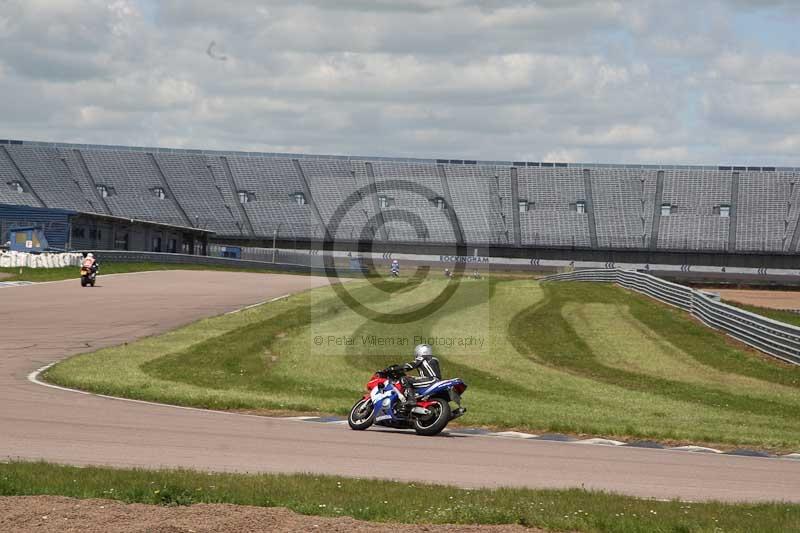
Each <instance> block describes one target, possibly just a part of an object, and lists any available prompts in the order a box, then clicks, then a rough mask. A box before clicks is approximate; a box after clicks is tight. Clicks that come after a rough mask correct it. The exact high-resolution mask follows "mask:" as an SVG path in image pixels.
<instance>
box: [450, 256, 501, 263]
mask: <svg viewBox="0 0 800 533" xmlns="http://www.w3.org/2000/svg"><path fill="white" fill-rule="evenodd" d="M439 262H440V263H465V264H467V263H470V264H471V263H486V264H488V263H490V262H491V261H490V260H489V258H488V257H481V256H479V255H440V256H439Z"/></svg>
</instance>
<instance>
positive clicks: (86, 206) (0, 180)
mask: <svg viewBox="0 0 800 533" xmlns="http://www.w3.org/2000/svg"><path fill="white" fill-rule="evenodd" d="M798 180H800V169H781V168H779V169H775V168H771V167H766V168H762V167H676V166H658V165H650V166H643V165H638V166H637V165H593V164H587V165H583V164H553V163H526V162H514V163H512V162H502V161H493V162H480V161H460V160H459V161H454V160H422V159H389V158H377V157H376V158H369V157H342V156H337V157H334V156H312V155H300V154H297V155H292V154H256V153H243V152H230V153H226V152H212V151H201V150H170V149H157V148H133V147H111V146H91V145H68V144H53V143H36V142H18V141H13V142H9V141H1V142H0V203H6V204H20V205H32V206H44V207H58V208H65V209H73V210H77V211H85V212H95V213H101V214H111V215H116V216H120V217H125V218H136V219H142V220H149V221H153V222H160V223H165V224H174V225H184V226H194V227H201V228H203V229H210V230H212V231H215V232H216V233H217V234H218V235H220V236H223V237H224V236H231V237H241V236H250V237H257V238H271V237H273V235H277V236H278V237H280V238H289V239H309V238H311V239H319V238H322V237H324V236H325V234H326V232H333V220H334V218H335V217H336V214H337V211H338V212H340V214H341V215H342V216H341V220H339V221H338V224H336V225H337V227H336V230H335V234H334V235H333V237H335V238H336V239H337V240H356V239H364V238H370V239H375V240H382V239H388V240H389V241H391V242H407V243H433V244H454V243H456V242H457V241H458V240H459V239H461V240H462V242H463V243H464V244H467V245H482V246H486V245H495V246H513V245H519V246H523V247H525V246H529V247H539V246H543V247H580V248H590V247H596V248H598V249H653V248H655V249H659V250H690V251H704V250H707V251H725V250H727V251H739V252H746V253H749V252H768V253H781V252H783V253H796V252H797V251H798V249H797V248H798V245H799V244H800V235H799V234H798V218H799V217H800V187H798ZM514 184H516V190H514ZM454 218H457V219H458V223H459V224H458V226H459V227H460V230H461V231H460V232H459V231H457V230H456V229H455V228H454V227H453V224H452V222H451V221H452V220H453V219H454ZM381 223H383V224H384V227H383V228H380V225H381Z"/></svg>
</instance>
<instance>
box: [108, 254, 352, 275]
mask: <svg viewBox="0 0 800 533" xmlns="http://www.w3.org/2000/svg"><path fill="white" fill-rule="evenodd" d="M93 252H94V253H95V254H96V255H97V258H98V260H99V261H100V264H101V265H102V264H103V263H167V264H179V265H209V266H225V267H232V268H248V269H259V270H271V271H281V272H294V273H306V274H325V268H324V267H323V266H321V263H322V261H320V265H319V266H318V265H309V264H305V265H303V264H296V263H289V262H280V257H278V262H275V263H271V262H266V261H254V260H246V259H230V258H228V257H209V256H205V255H189V254H171V253H163V252H129V251H122V250H93ZM101 268H102V266H101ZM336 271H337V272H338V273H339V274H348V273H351V274H352V273H360V272H361V271H357V270H354V269H352V268H347V267H345V266H343V265H341V264H337V265H336Z"/></svg>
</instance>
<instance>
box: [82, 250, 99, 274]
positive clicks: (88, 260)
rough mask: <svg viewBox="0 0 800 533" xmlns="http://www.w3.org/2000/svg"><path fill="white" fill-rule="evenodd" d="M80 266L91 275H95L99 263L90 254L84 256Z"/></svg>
mask: <svg viewBox="0 0 800 533" xmlns="http://www.w3.org/2000/svg"><path fill="white" fill-rule="evenodd" d="M81 266H82V267H83V268H88V269H89V270H90V271H91V272H92V274H97V271H98V270H100V263H99V262H98V261H97V258H96V257H95V256H94V254H93V253H92V252H89V253H88V254H86V257H85V258H84V260H83V263H82V264H81Z"/></svg>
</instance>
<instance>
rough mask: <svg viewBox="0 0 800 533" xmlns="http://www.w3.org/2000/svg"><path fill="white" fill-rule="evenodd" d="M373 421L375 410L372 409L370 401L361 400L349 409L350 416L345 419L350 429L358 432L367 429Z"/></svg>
mask: <svg viewBox="0 0 800 533" xmlns="http://www.w3.org/2000/svg"><path fill="white" fill-rule="evenodd" d="M374 420H375V410H374V409H373V408H372V400H369V399H364V398H362V399H361V400H359V401H358V402H356V404H355V405H354V406H353V408H352V409H350V416H348V417H347V424H348V425H349V426H350V429H355V430H357V431H360V430H362V429H367V428H368V427H370V426H371V425H372V422H374Z"/></svg>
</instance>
